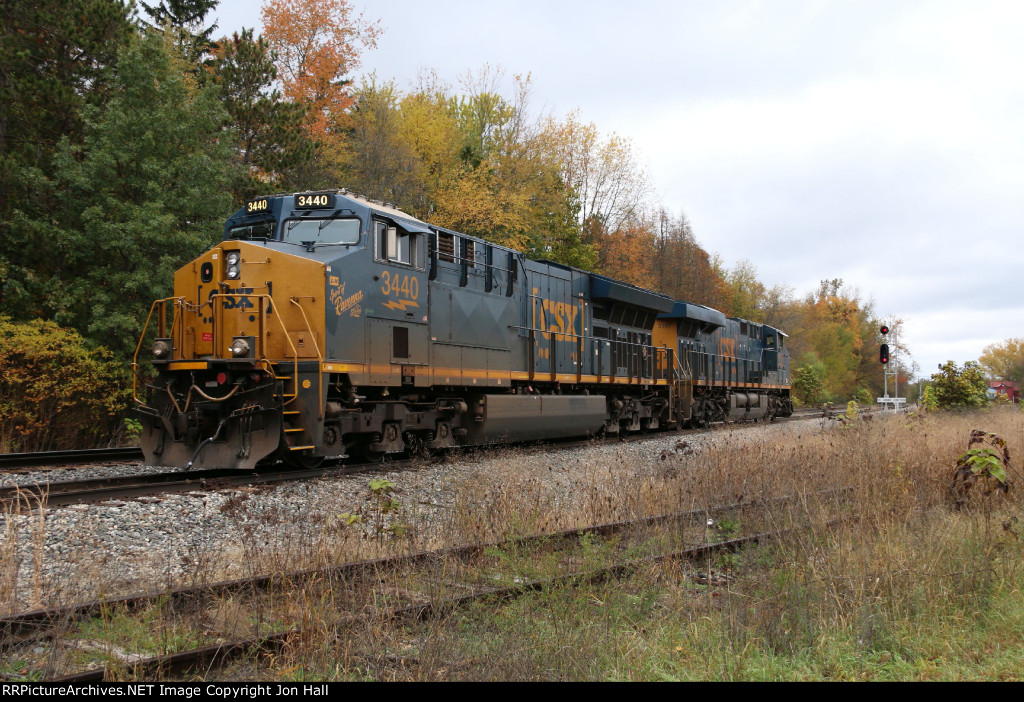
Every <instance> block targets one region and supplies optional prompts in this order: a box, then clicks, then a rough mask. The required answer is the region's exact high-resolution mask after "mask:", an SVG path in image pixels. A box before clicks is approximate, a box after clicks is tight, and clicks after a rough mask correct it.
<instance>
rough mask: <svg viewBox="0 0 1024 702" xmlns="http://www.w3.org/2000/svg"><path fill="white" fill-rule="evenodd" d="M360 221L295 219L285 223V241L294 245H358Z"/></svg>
mask: <svg viewBox="0 0 1024 702" xmlns="http://www.w3.org/2000/svg"><path fill="white" fill-rule="evenodd" d="M359 228H360V225H359V220H358V219H293V220H290V221H288V222H286V223H285V227H284V241H288V242H291V243H292V244H306V243H313V244H357V243H359Z"/></svg>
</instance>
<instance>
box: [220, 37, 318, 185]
mask: <svg viewBox="0 0 1024 702" xmlns="http://www.w3.org/2000/svg"><path fill="white" fill-rule="evenodd" d="M213 76H214V79H215V81H216V82H217V84H218V86H219V88H220V96H221V101H222V102H223V104H224V107H225V108H226V109H227V111H228V114H229V115H230V116H231V123H232V124H233V125H234V127H235V150H234V154H235V159H234V162H235V163H234V165H235V167H234V169H233V175H232V184H231V193H232V196H233V198H234V202H235V204H236V205H240V204H241V203H242V202H244V201H245V200H247V199H248V198H250V197H253V196H254V195H258V194H260V193H267V192H274V191H277V190H283V189H285V188H286V187H288V186H290V185H292V184H293V174H294V173H295V172H296V171H297V170H298V169H301V168H302V167H303V166H305V165H306V164H307V163H308V162H309V160H310V159H311V158H312V155H313V142H312V141H311V140H310V139H309V138H308V136H307V135H306V133H305V131H304V130H303V128H302V126H303V124H304V123H305V110H304V108H303V107H302V106H301V105H298V104H296V103H293V102H286V101H284V100H283V99H282V97H281V93H280V92H279V91H278V90H276V89H275V88H274V84H275V81H276V79H277V69H276V68H275V67H274V62H273V59H272V57H271V55H270V48H269V46H268V44H267V42H266V41H265V40H264V39H263V37H256V38H254V37H253V30H251V29H243V30H242V33H241V34H238V33H237V32H236V33H235V34H234V36H233V37H231V38H230V39H228V38H224V39H221V40H220V41H219V42H218V47H217V49H216V58H215V60H214V62H213ZM295 185H296V186H297V187H298V185H299V184H295Z"/></svg>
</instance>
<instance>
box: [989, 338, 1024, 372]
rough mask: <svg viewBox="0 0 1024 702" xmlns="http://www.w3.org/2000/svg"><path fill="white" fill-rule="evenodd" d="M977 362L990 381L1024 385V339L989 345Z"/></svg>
mask: <svg viewBox="0 0 1024 702" xmlns="http://www.w3.org/2000/svg"><path fill="white" fill-rule="evenodd" d="M978 362H979V363H980V364H981V367H982V368H983V369H984V370H985V372H986V373H987V374H988V376H989V378H991V379H992V380H1012V381H1013V382H1016V383H1024V339H1020V338H1014V339H1007V340H1006V341H1001V342H999V343H997V344H989V345H988V346H986V347H985V349H984V350H983V351H982V352H981V356H980V357H979V358H978Z"/></svg>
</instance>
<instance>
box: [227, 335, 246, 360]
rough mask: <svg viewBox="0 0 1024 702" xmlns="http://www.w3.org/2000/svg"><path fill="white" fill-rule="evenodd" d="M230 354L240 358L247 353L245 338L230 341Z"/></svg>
mask: <svg viewBox="0 0 1024 702" xmlns="http://www.w3.org/2000/svg"><path fill="white" fill-rule="evenodd" d="M231 355H232V356H234V357H235V358H242V357H243V356H248V355H249V342H248V341H246V340H245V339H235V340H234V341H233V342H231Z"/></svg>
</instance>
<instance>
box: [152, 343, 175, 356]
mask: <svg viewBox="0 0 1024 702" xmlns="http://www.w3.org/2000/svg"><path fill="white" fill-rule="evenodd" d="M170 355H171V345H170V344H168V343H167V342H166V341H164V340H163V339H159V340H158V341H157V342H156V343H155V344H153V358H156V359H164V358H167V357H168V356H170Z"/></svg>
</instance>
